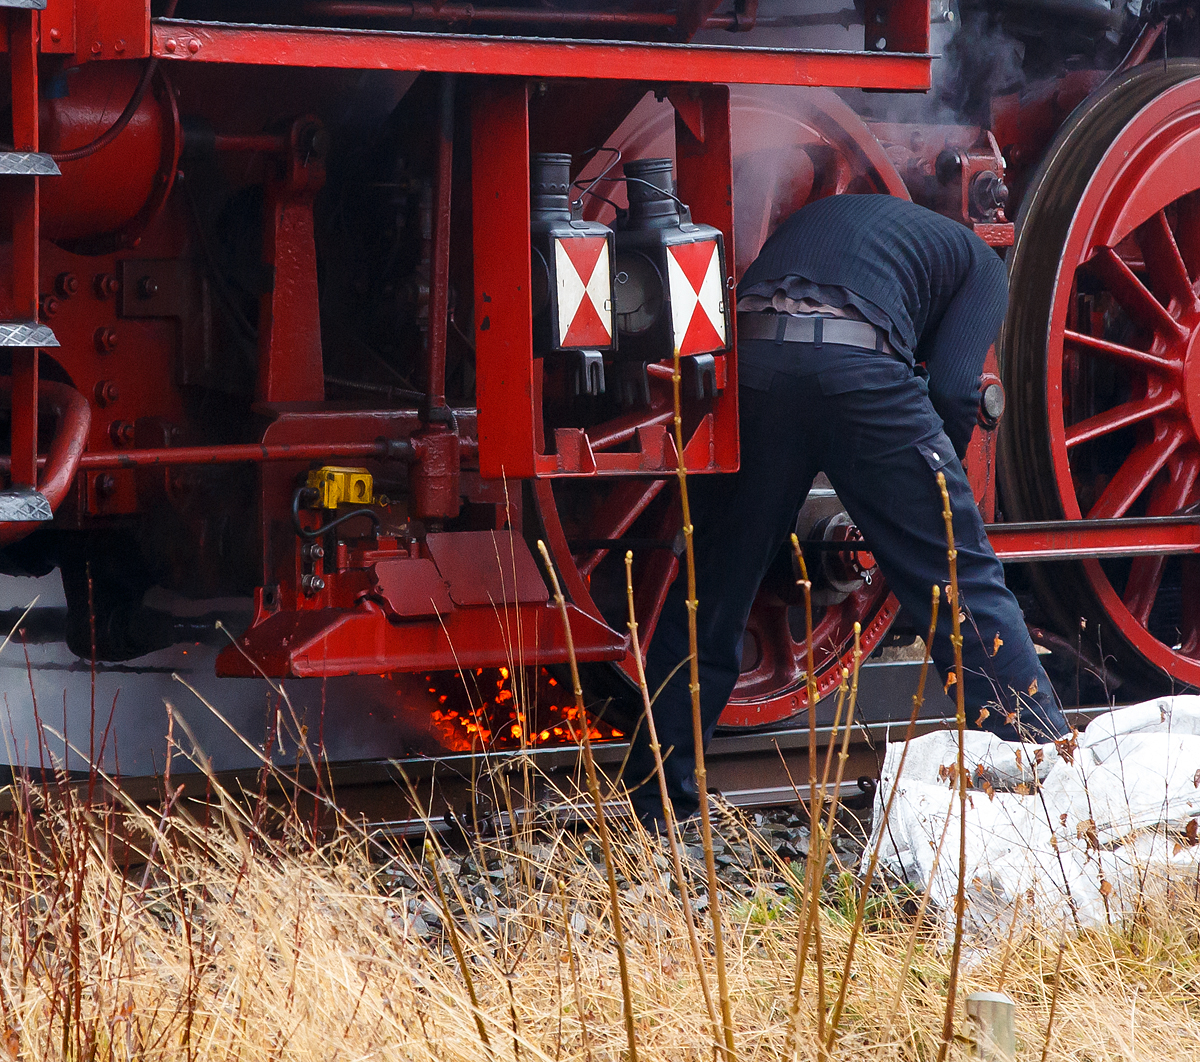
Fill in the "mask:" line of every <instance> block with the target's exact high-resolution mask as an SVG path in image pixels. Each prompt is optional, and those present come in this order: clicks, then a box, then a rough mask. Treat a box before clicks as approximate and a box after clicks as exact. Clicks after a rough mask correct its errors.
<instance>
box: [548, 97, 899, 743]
mask: <svg viewBox="0 0 1200 1062" xmlns="http://www.w3.org/2000/svg"><path fill="white" fill-rule="evenodd" d="M730 105H731V109H732V126H733V154H734V173H735V180H734V187H735V189H738V192H737V199H736V200H735V225H736V234H735V235H736V238H737V240H738V241H739V242H738V243H737V246H736V247H735V251H736V257H737V262H738V265H739V273H740V272H741V269H742V268H744V267H745V265H747V264H748V263H749V262H750V261H751V260H753V258H754V257H755V256H756V255H757V253H758V249H759V247H761V244H762V242H763V240H765V239H766V236H767V235H768V234H769V233H770V231H772V230H773V229H774V226H775V225H776V224H778V222H779V221H781V220H782V219H783V218H785V217H787V216H788V215H789V214H790V213H791V212H792V211H794V210H796V209H798V208H799V207H800V206H802V205H803V204H804V203H805V202H806V201H807V200H808V199H809V198H811V197H814V196H821V195H829V194H840V193H842V192H875V193H883V194H892V195H896V196H899V197H901V198H905V199H907V198H908V191H907V189H906V188H905V186H904V182H903V180H902V179H901V177H900V175H899V173H898V172H897V171H896V169H895V167H894V165H893V164H892V163H891V161H890V160H889V159H888V157H887V155H886V153H885V152H884V151H883V149H882V147H881V146H880V144H879V142H878V141H877V140H876V139H875V137H874V136H873V134H872V133H871V132H870V130H869V129H868V128H867V126H866V125H865V124H864V123H863V121H862V120H861V119H860V118H859V117H858V116H857V115H856V114H855V113H854V112H853V110H851V109H850V107H849V106H847V105H846V104H845V103H844V102H843V101H842V100H841V99H840V98H838V97H837V96H836V95H835V94H834V93H832V92H829V91H828V90H823V89H807V90H805V89H782V90H781V89H776V88H768V89H760V88H755V87H740V86H735V87H733V89H732V90H731V93H730ZM610 142H611V143H613V144H614V145H615V146H619V147H621V148H622V151H623V154H624V155H625V157H627V158H646V157H653V156H666V155H669V154H672V152H673V148H674V113H673V111H672V110H671V109H670V108H669V107H663V108H660V109H658V110H657V111H656V110H654V109H653V108H652V106H650V105H649V100H647V101H646V103H645V104H644V105H643V108H642V109H641V110H635V111H634V112H633V113H632V114H631V116H630V119H629V120H627V121H626V123H625V124H624V125H623V126H622V128H621V129H620V130H618V132H617V134H616V136H615V137H614V138H613V139H612V140H611V141H610ZM743 178H745V179H743ZM622 191H623V190H620V188H619V186H614V190H613V193H612V194H613V198H614V199H615V200H617V201H621V200H622V198H623V197H622ZM593 211H594V212H595V213H596V214H597V215H599V216H603V215H602V213H601V211H599V210H596V209H595V207H594V206H593ZM701 220H703V219H701ZM657 386H661V387H665V386H667V385H665V384H663V383H661V381H660V382H658V384H657ZM672 481H673V477H672V478H671V479H670V480H667V479H664V480H658V481H645V480H640V481H639V480H624V481H616V482H610V483H597V482H591V483H586V482H583V483H581V482H578V481H576V482H569V481H563V480H557V481H548V480H543V481H540V482H539V483H537V484H536V485H535V487H534V495H535V498H536V500H537V504H538V508H539V510H540V513H541V517H542V525H543V529H544V530H545V532H546V538H547V544H548V545H549V546H550V548H551V549H552V551H553V552H554V554H555V559H556V562H557V563H558V566H559V569H560V571H562V572H563V574H564V581H565V582H566V584H567V587H568V591H569V592H570V593H571V595H572V597H573V598H574V600H575V601H576V603H577V604H580V605H581V607H585V608H589V606H590V608H595V607H596V606H595V604H594V602H595V601H599V600H601V598H602V597H606V598H607V600H608V601H609V602H610V604H609V605H608V606H607V607H606V608H605V609H604V612H605V614H606V616H607V619H608V621H609V622H610V623H613V624H619V626H618V629H623V628H624V625H625V613H624V612H621V614H620V616H617V615H616V613H617V612H618V611H619V610H620V609H621V608H623V607H624V568H623V562H622V564H621V565H620V566H618V565H617V564H615V563H614V559H616V553H617V552H618V551H616V550H613V551H612V555H611V556H609V557H608V558H607V576H608V582H610V583H612V584H613V585H611V586H608V587H602V586H600V585H599V583H600V581H601V576H602V575H604V574H605V569H604V568H602V564H604V563H605V562H604V561H602V560H600V559H599V553H598V551H594V550H593V551H591V552H584V553H579V554H576V555H575V556H572V555H571V553H570V551H569V549H567V548H566V541H567V540H568V539H570V538H586V537H589V533H590V532H593V533H594V529H595V528H597V527H603V528H605V529H606V530H607V531H612V530H613V529H618V533H619V534H628V535H630V537H633V538H638V537H640V538H656V539H660V540H662V539H665V540H671V539H673V538H675V536H676V533H677V532H678V530H679V518H678V511H677V509H675V510H674V511H671V510H669V509H668V507H667V506H666V505H664V502H665V501H666V499H667V497H668V496H670V495H673V494H674V487H673V482H672ZM655 482H657V484H658V488H659V489H660V490H661V489H662V488H663V487H666V488H667V489H666V490H665V491H664V492H663V496H662V497H661V498H659V499H658V500H657V502H655V501H653V498H654V483H655ZM639 484H640V486H639ZM582 494H586V495H588V497H589V499H590V500H589V501H588V502H587V505H589V506H591V508H590V509H588V508H582V509H581V502H580V496H581V495H582ZM581 511H582V512H585V513H590V514H591V515H589V516H586V517H584V518H582V519H581V518H580V516H579V514H580V512H581ZM638 514H640V515H638ZM636 520H640V521H641V522H640V523H637V522H635V521H636ZM556 542H557V544H558V548H557V549H556V548H555V543H556ZM620 552H621V553H622V554H623V552H624V551H623V550H622V551H620ZM635 556H636V554H635ZM646 556H647V559H646V561H645V562H644V563H642V564H641V566H640V572H641V576H640V581H641V585H635V590H636V593H637V597H638V616H639V623H640V625H641V628H642V634H643V636H644V635H645V632H646V626H647V624H646V615H647V612H648V611H650V607H652V603H653V602H654V601H655V599H656V598H657V596H658V593H659V592H665V588H666V585H667V580H668V579H669V575H670V571H671V569H670V566H669V565H668V564H666V563H664V560H663V558H664V556H669V554H664V552H662V551H660V552H659V553H658V555H657V557H658V559H657V560H655V555H653V554H648V555H646ZM680 563H682V559H681V560H680ZM618 579H619V583H620V585H619V586H618V585H616V584H617V581H618ZM638 579H639V575H638V574H635V580H638ZM613 602H617V605H618V607H614V605H613V604H612V603H613ZM590 608H589V610H590ZM701 608H703V604H701ZM599 611H600V610H597V612H599ZM897 611H898V605H897V603H896V600H895V598H894V597H893V596H892V595H891V594H890V593H889V592H888V590H887V587H886V585H885V584H884V582H883V580H882V579H881V578H876V579H875V580H874V581H873V583H872V584H869V585H863V586H861V587H860V588H859V589H857V590H856V591H854V592H853V593H851V594H850V595H849V596H848V597H847V598H846V599H845V600H844V601H842V602H841V603H839V604H837V605H831V606H829V607H826V608H824V609H820V608H817V609H814V613H815V614H814V617H813V622H814V639H813V640H814V657H815V662H816V668H815V670H816V672H817V675H816V679H817V688H818V694H819V698H825V697H827V696H828V695H829V694H831V693H833V692H834V691H835V690H836V689H837V686H838V683H839V682H840V678H841V672H842V668H843V667H849V666H850V664H851V659H852V654H853V640H854V624H855V622H858V623H860V624H861V628H862V635H861V644H862V653H863V656H864V657H866V656H867V655H869V654H870V652H871V651H872V650H873V649H874V648H875V647H876V646H877V645H878V644H879V642H880V640H881V639H882V638H883V636H884V635H885V634H886V633H887V630H888V628H889V627H890V625H891V622H892V620H893V619H894V618H895V615H896V612H897ZM745 644H746V648H745V650H744V653H743V661H744V663H743V672H742V676H741V678H740V679H739V682H738V685H737V687H736V688H735V690H734V692H733V696H732V697H731V699H730V702H729V704H728V706H727V707H726V709H725V712H724V713H723V714H722V716H721V719H720V726H721V728H722V729H725V730H730V729H732V730H747V729H755V728H759V727H765V726H773V725H778V724H779V723H781V722H783V721H785V720H787V719H789V718H791V717H793V716H795V715H797V714H799V713H800V712H803V711H806V710H807V707H808V697H807V690H806V679H805V673H804V667H805V641H804V617H803V608H802V607H796V606H795V605H791V606H788V605H785V604H783V603H782V602H781V601H780V600H779V599H778V598H776V597H774V596H772V595H771V594H769V593H767V592H763V593H760V595H759V598H758V600H757V601H756V603H755V607H754V609H753V612H752V614H751V617H750V624H749V627H748V629H747V641H746V643H745ZM644 648H645V644H643V649H644ZM634 675H635V671H634V666H633V662H632V660H631V659H630V658H626V659H625V660H624V661H622V662H620V663H618V664H616V665H605V664H601V665H588V666H585V668H584V681H585V685H586V686H587V691H588V694H589V697H590V698H591V699H592V700H593V701H602V700H604V699H606V698H611V699H613V701H614V702H615V705H614V711H613V714H614V716H615V717H616V718H617V719H619V720H623V721H626V723H627V725H628V720H630V719H631V718H633V717H634V716H636V714H638V713H639V712H640V703H641V702H640V699H639V697H638V694H637V691H636V688H635V686H634V685H633V682H634ZM653 692H654V691H651V693H653ZM822 710H825V709H824V708H823V709H822ZM828 710H829V711H832V708H831V707H829V708H828Z"/></svg>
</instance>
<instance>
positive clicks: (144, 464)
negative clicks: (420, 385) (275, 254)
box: [0, 382, 479, 496]
mask: <svg viewBox="0 0 1200 1062" xmlns="http://www.w3.org/2000/svg"><path fill="white" fill-rule="evenodd" d="M0 386H2V385H0ZM59 386H64V385H61V384H51V383H46V382H43V384H42V387H43V388H54V387H59ZM86 405H87V403H86V402H85V403H84V406H85V407H86ZM86 435H87V433H86V431H85V432H84V438H86ZM56 438H57V434H56ZM478 448H479V447H478V443H477V442H476V441H475V440H474V439H460V440H459V449H460V452H461V453H462V454H463V455H464V456H468V455H469V456H474V455H475V454H476V453H477V451H478ZM412 454H413V448H412V444H411V443H410V442H409V441H408V440H406V439H378V440H376V441H375V442H348V443H316V442H313V443H230V444H217V445H215V446H173V447H165V446H164V447H156V448H154V449H145V450H101V451H99V452H97V453H90V454H83V455H82V456H81V457H80V458H79V460H78V462H77V463H76V464H75V469H77V470H78V471H82V472H100V471H113V470H116V469H122V468H165V467H167V466H170V465H236V464H243V463H245V464H262V463H268V462H278V461H347V460H351V459H354V458H359V459H362V460H364V461H366V460H372V459H381V460H400V461H404V460H409V459H410V458H411V457H412ZM54 460H55V452H54V450H53V449H51V451H50V456H49V458H47V457H39V458H38V468H45V467H46V466H47V465H49V464H52V463H53V462H54ZM11 464H12V462H11V460H10V459H9V458H8V457H7V456H4V457H0V472H7V471H8V470H9V468H10V467H11ZM64 474H65V469H64ZM74 474H75V472H74V470H72V472H71V478H73V477H74ZM69 481H70V479H69V478H68V482H69ZM55 482H56V483H57V480H56V481H55ZM43 493H45V491H43ZM47 496H48V495H47Z"/></svg>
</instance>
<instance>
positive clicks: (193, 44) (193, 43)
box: [188, 37, 200, 55]
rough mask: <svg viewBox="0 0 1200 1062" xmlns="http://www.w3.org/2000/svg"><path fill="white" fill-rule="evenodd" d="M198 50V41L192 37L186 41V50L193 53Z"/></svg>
mask: <svg viewBox="0 0 1200 1062" xmlns="http://www.w3.org/2000/svg"><path fill="white" fill-rule="evenodd" d="M199 50H200V42H199V41H198V40H196V39H195V38H194V37H193V38H192V39H191V40H190V41H188V51H189V52H191V53H192V55H195V54H196V53H197V52H198V51H199Z"/></svg>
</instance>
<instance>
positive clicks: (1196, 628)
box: [1178, 556, 1200, 660]
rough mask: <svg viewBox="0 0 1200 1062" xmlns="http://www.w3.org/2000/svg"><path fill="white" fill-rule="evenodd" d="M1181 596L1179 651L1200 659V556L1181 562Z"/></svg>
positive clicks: (1194, 658) (1186, 558) (1184, 559)
mask: <svg viewBox="0 0 1200 1062" xmlns="http://www.w3.org/2000/svg"><path fill="white" fill-rule="evenodd" d="M1180 567H1181V586H1180V597H1181V600H1182V605H1183V608H1182V610H1181V614H1180V617H1179V620H1180V623H1179V643H1180V644H1179V650H1178V651H1179V652H1180V653H1182V654H1183V655H1184V656H1189V657H1191V658H1192V659H1193V660H1196V659H1200V557H1194V556H1193V557H1184V558H1183V560H1182V562H1181V565H1180Z"/></svg>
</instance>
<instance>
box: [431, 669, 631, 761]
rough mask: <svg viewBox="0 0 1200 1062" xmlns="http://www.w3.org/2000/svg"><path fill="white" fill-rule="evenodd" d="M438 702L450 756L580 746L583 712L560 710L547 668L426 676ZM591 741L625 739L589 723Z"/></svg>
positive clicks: (435, 719)
mask: <svg viewBox="0 0 1200 1062" xmlns="http://www.w3.org/2000/svg"><path fill="white" fill-rule="evenodd" d="M421 678H422V679H423V680H424V685H425V688H426V690H427V691H428V692H429V694H431V695H432V696H433V697H435V698H436V703H437V707H435V708H433V710H432V711H431V712H430V716H429V717H430V720H431V721H432V723H433V727H432V729H433V731H434V733H435V734H436V735H437V737H438V739H439V741H440V742H441V743H442V744H443V745H444V746H445V747H446V748H447V749H448V750H450V751H453V752H469V751H471V750H475V751H496V752H504V751H511V750H514V749H521V748H528V747H531V746H543V745H546V746H556V745H563V746H571V745H576V744H578V742H579V740H580V736H581V735H580V732H579V723H580V722H581V720H580V719H579V709H578V708H576V707H575V705H574V704H570V703H568V704H561V705H560V704H556V703H555V700H556V698H557V699H561V698H562V696H563V694H564V692H566V691H564V690H563V689H562V688H561V685H560V683H559V682H558V680H557V679H555V678H554V677H553V676H552V675H551V674H550V673H549V672H548V671H547V670H546V669H545V668H538V669H534V668H516V669H513V670H512V671H510V669H509V668H506V667H501V668H475V669H474V670H473V671H465V672H463V673H461V674H459V673H457V672H450V671H446V672H430V673H428V674H425V675H423V676H421ZM588 724H589V725H588V736H589V737H590V738H591V740H592V741H615V740H619V739H620V738H622V737H624V735H623V734H622V732H621V731H619V730H617V729H615V728H614V727H612V726H609V725H608V724H607V723H597V722H594V721H591V720H588Z"/></svg>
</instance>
